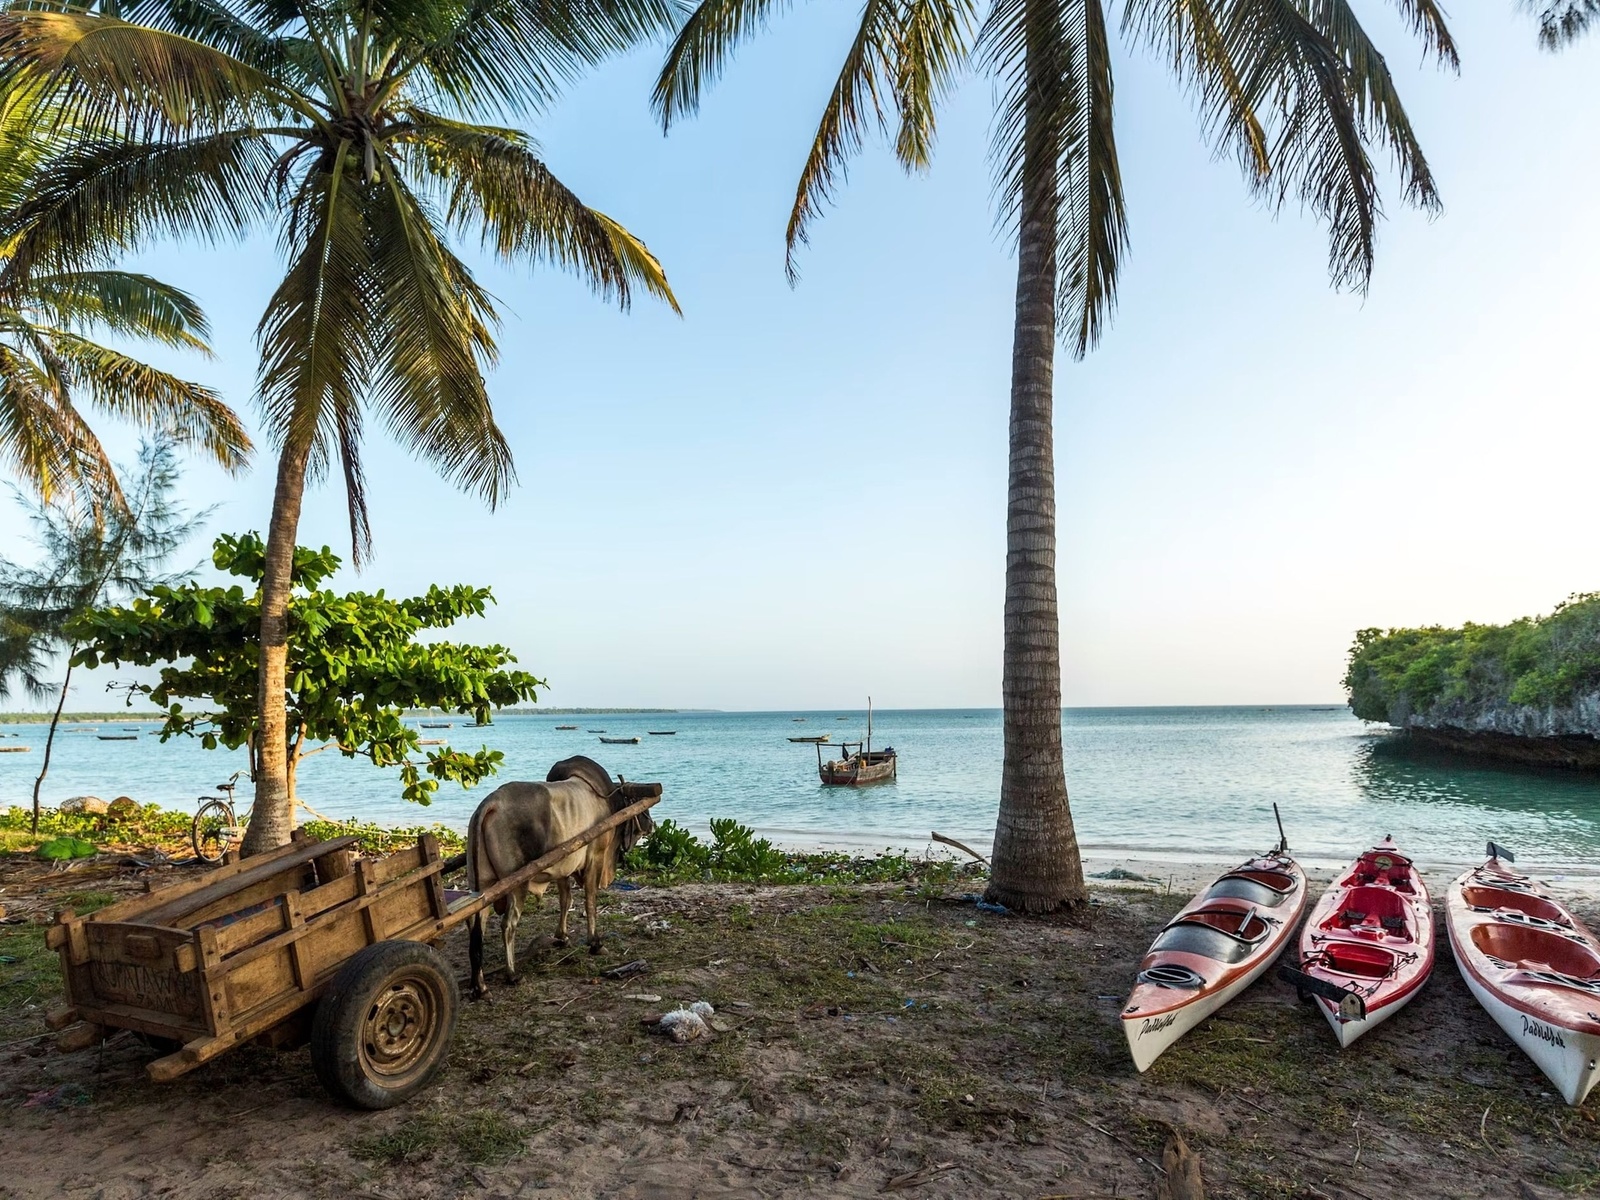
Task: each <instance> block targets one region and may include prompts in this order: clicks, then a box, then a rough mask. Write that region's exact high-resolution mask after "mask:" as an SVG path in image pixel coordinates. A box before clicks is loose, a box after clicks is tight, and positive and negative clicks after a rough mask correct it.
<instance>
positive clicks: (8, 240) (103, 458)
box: [0, 77, 251, 510]
mask: <svg viewBox="0 0 1600 1200" xmlns="http://www.w3.org/2000/svg"><path fill="white" fill-rule="evenodd" d="M73 139H74V130H73V129H72V127H71V120H70V115H69V114H67V113H64V112H63V111H61V110H60V109H59V108H57V107H56V106H55V105H53V104H51V103H50V102H49V101H48V100H47V99H46V98H45V97H42V96H41V95H40V94H39V92H38V90H37V89H34V88H30V87H27V86H22V85H20V84H18V83H16V82H14V81H9V82H8V81H6V80H5V79H4V78H3V77H0V213H5V214H7V215H6V216H4V217H0V467H3V468H4V469H5V470H6V471H7V472H8V473H9V474H10V475H11V476H12V477H13V478H14V479H16V481H17V482H18V483H19V484H21V485H22V487H23V488H25V489H26V490H27V491H28V492H29V493H31V494H32V495H33V496H34V497H36V498H37V499H39V500H40V501H43V502H46V503H48V502H51V501H54V500H57V499H63V498H70V499H71V500H73V501H75V502H77V503H80V504H83V505H84V506H86V507H89V508H91V509H96V510H98V509H99V508H101V507H104V506H106V505H110V506H113V507H115V506H116V505H118V504H120V503H122V501H123V496H122V493H121V481H120V480H119V478H118V475H117V472H116V470H115V469H114V467H113V466H112V463H111V460H110V458H109V456H108V455H107V452H106V449H105V446H104V445H103V444H102V443H101V441H100V438H99V436H98V435H97V434H96V432H95V429H94V426H93V425H92V424H91V423H90V420H89V414H94V415H95V416H97V417H108V418H111V419H113V420H115V421H120V422H131V423H132V424H133V425H134V426H135V427H136V428H138V429H140V430H142V431H143V432H144V433H145V434H146V435H149V436H156V437H165V438H169V439H174V440H177V441H180V442H182V443H183V444H185V445H187V446H193V447H195V448H197V449H199V450H200V451H202V452H203V453H204V454H205V455H206V456H207V457H208V458H210V459H211V460H212V461H213V462H215V463H216V464H217V465H218V466H220V467H221V468H222V469H223V470H225V471H229V472H237V471H239V470H242V469H243V468H244V466H245V465H246V463H247V462H248V461H249V457H250V450H251V445H250V438H249V435H248V434H247V433H246V432H245V429H244V426H243V424H242V423H241V422H240V420H239V417H238V415H237V414H235V413H234V411H233V410H232V409H231V408H229V407H228V406H227V405H226V404H224V403H223V402H222V399H221V397H219V396H218V395H217V393H216V392H215V391H213V390H212V389H211V388H208V387H206V386H204V385H202V384H198V383H193V382H190V381H189V380H186V379H181V378H179V377H178V376H176V375H173V374H171V373H170V372H167V371H163V370H160V369H158V368H156V367H153V366H151V365H150V364H148V363H146V362H143V361H142V360H140V359H138V358H135V357H133V356H132V355H130V354H128V353H127V352H126V351H125V350H121V349H118V348H117V344H121V343H126V342H129V341H132V342H144V343H150V344H153V345H155V346H160V347H166V348H170V349H176V350H182V351H188V352H190V353H193V354H197V355H202V356H206V357H209V356H210V353H211V349H210V346H209V345H208V343H207V339H208V338H209V337H210V330H209V328H208V326H207V323H206V318H205V314H204V313H203V312H202V311H201V310H200V306H199V305H198V304H196V303H195V301H194V300H193V298H192V297H190V296H189V295H187V294H186V293H184V292H182V291H180V290H179V289H177V288H175V287H172V286H171V285H169V284H166V283H162V282H161V281H160V280H158V279H154V278H152V277H151V276H149V275H144V274H139V273H137V272H131V271H121V270H116V269H115V265H114V264H115V260H116V258H117V256H118V253H119V252H120V250H121V247H117V246H111V245H108V246H107V247H106V248H105V253H103V254H101V255H99V256H97V257H96V259H95V260H94V261H92V262H87V263H74V264H65V263H54V264H49V265H44V264H36V263H32V262H30V261H29V260H28V258H27V256H26V255H20V256H19V255H18V253H17V252H16V246H17V242H16V238H17V235H18V233H19V229H20V228H21V227H22V226H24V225H25V224H26V222H27V220H29V219H32V218H24V219H22V220H20V221H19V220H18V219H16V217H15V214H16V213H17V211H18V210H20V209H21V208H23V207H24V206H26V205H27V204H28V202H29V201H30V200H31V199H32V198H33V196H34V194H35V191H36V189H38V188H39V187H40V185H41V181H42V180H43V178H44V177H45V175H46V174H47V172H48V171H49V170H50V168H51V166H52V164H53V162H54V160H55V159H56V158H58V157H59V156H60V155H61V154H63V153H65V152H66V151H67V150H68V149H69V148H70V146H71V145H72V144H73ZM36 215H37V214H36ZM105 336H109V339H110V340H109V341H103V340H99V339H101V338H102V337H105Z"/></svg>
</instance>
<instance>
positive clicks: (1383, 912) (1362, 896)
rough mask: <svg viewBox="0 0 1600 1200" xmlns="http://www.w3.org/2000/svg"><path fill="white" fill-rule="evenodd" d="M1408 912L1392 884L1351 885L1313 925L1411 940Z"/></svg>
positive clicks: (1376, 936) (1364, 935)
mask: <svg viewBox="0 0 1600 1200" xmlns="http://www.w3.org/2000/svg"><path fill="white" fill-rule="evenodd" d="M1410 915H1411V914H1410V913H1409V911H1408V910H1407V906H1406V901H1405V900H1404V899H1403V898H1402V897H1401V896H1400V894H1399V893H1398V892H1396V891H1395V890H1394V889H1393V888H1387V887H1353V888H1351V889H1350V890H1348V891H1347V892H1345V894H1344V896H1343V898H1342V900H1341V901H1340V903H1339V907H1338V908H1336V909H1334V911H1333V912H1332V913H1330V914H1329V915H1328V916H1327V917H1325V918H1323V919H1322V921H1320V922H1319V923H1318V925H1317V928H1318V929H1321V930H1323V931H1324V932H1327V933H1333V932H1336V931H1342V932H1344V933H1353V934H1356V935H1358V936H1361V937H1369V938H1373V939H1377V940H1382V939H1384V938H1397V939H1399V940H1400V941H1406V942H1409V941H1412V940H1413V932H1412V928H1411V920H1410Z"/></svg>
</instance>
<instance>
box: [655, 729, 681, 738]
mask: <svg viewBox="0 0 1600 1200" xmlns="http://www.w3.org/2000/svg"><path fill="white" fill-rule="evenodd" d="M649 733H650V736H651V737H677V736H678V731H677V730H676V729H652V730H650V731H649Z"/></svg>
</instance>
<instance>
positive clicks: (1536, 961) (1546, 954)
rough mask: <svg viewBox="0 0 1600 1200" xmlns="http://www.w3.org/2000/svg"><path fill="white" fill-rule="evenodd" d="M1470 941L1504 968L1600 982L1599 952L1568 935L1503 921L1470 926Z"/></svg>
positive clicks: (1585, 981)
mask: <svg viewBox="0 0 1600 1200" xmlns="http://www.w3.org/2000/svg"><path fill="white" fill-rule="evenodd" d="M1471 937H1472V944H1473V945H1475V946H1476V947H1477V948H1478V949H1479V950H1481V951H1483V953H1484V954H1487V955H1488V956H1489V957H1490V958H1493V959H1497V960H1499V961H1500V962H1501V963H1504V964H1507V966H1508V968H1520V969H1524V970H1531V971H1541V970H1543V971H1548V972H1554V973H1555V974H1557V975H1564V976H1566V977H1568V978H1570V979H1575V980H1579V981H1582V982H1584V983H1587V982H1588V981H1590V980H1594V981H1597V982H1600V955H1597V954H1596V953H1595V952H1594V951H1593V950H1592V949H1590V948H1589V947H1588V946H1587V945H1585V944H1584V943H1583V942H1581V941H1577V940H1575V939H1574V938H1573V937H1572V936H1571V935H1568V934H1565V933H1559V932H1556V931H1555V930H1549V929H1535V928H1531V927H1528V926H1524V925H1520V924H1516V923H1508V922H1506V921H1505V920H1503V919H1502V920H1496V921H1493V922H1489V921H1485V922H1483V923H1482V924H1480V925H1474V926H1473V927H1472V933H1471Z"/></svg>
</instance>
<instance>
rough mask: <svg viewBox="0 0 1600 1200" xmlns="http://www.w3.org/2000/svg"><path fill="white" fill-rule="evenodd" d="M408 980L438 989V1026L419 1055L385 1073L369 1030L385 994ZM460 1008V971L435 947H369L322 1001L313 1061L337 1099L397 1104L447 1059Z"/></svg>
mask: <svg viewBox="0 0 1600 1200" xmlns="http://www.w3.org/2000/svg"><path fill="white" fill-rule="evenodd" d="M407 980H410V981H412V982H413V983H416V982H420V983H421V984H422V985H423V986H424V987H425V988H426V989H427V990H428V991H429V992H430V993H431V994H432V996H433V998H434V1003H435V1005H436V1011H435V1012H434V1014H433V1020H432V1029H430V1030H426V1031H424V1033H423V1035H422V1036H423V1039H424V1041H425V1043H426V1044H425V1045H424V1046H423V1047H422V1048H421V1050H420V1052H419V1057H418V1059H417V1061H416V1062H415V1063H414V1064H413V1065H411V1066H410V1067H409V1068H408V1069H407V1070H406V1071H405V1072H404V1073H403V1074H402V1075H399V1076H397V1077H395V1078H385V1077H384V1076H383V1075H382V1074H381V1073H379V1072H376V1071H374V1070H373V1069H372V1067H371V1063H370V1061H369V1059H368V1055H367V1053H365V1052H364V1050H366V1049H367V1048H365V1047H363V1044H362V1043H363V1038H364V1031H365V1027H366V1023H367V1021H368V1019H369V1017H370V1016H371V1015H373V1014H375V1013H376V1012H377V1011H378V1004H379V1002H380V1001H381V1000H382V999H383V998H384V995H385V993H387V992H389V991H390V990H391V988H395V987H397V986H399V985H400V984H401V983H403V982H405V981H407ZM460 1009H461V996H460V993H459V992H458V991H457V988H456V978H455V975H454V974H453V973H452V972H451V971H450V970H449V969H447V968H446V966H445V964H444V960H443V959H441V958H440V957H439V955H438V953H437V951H435V950H434V949H433V948H432V947H430V946H427V945H425V944H424V943H422V942H405V941H392V942H378V943H376V944H375V945H371V946H367V947H364V948H363V949H361V950H360V951H358V952H357V953H356V954H354V955H352V956H351V958H350V960H349V961H348V962H346V963H345V964H344V966H343V967H341V968H340V969H339V973H338V974H337V975H335V976H334V978H333V983H332V984H331V985H330V986H329V988H328V990H327V992H326V993H324V994H323V997H322V1001H321V1003H319V1004H318V1005H317V1013H316V1016H315V1017H314V1018H313V1019H312V1023H311V1066H312V1068H313V1069H314V1070H315V1071H316V1073H317V1078H318V1079H319V1080H321V1081H322V1086H323V1087H325V1088H327V1089H328V1091H329V1093H330V1094H331V1095H332V1096H333V1097H334V1098H335V1099H337V1100H341V1101H343V1102H344V1103H346V1104H349V1105H351V1106H352V1107H354V1108H365V1109H374V1110H376V1109H384V1108H393V1107H394V1106H395V1105H397V1104H402V1103H404V1102H405V1101H406V1100H408V1099H410V1098H411V1097H412V1096H414V1095H415V1094H416V1093H417V1092H419V1091H421V1090H422V1089H423V1088H425V1087H427V1086H428V1084H429V1082H430V1081H431V1080H432V1079H433V1077H434V1076H435V1075H437V1074H438V1073H439V1069H440V1068H441V1067H443V1066H444V1062H445V1057H446V1055H447V1054H448V1053H449V1050H450V1039H451V1038H452V1037H453V1036H454V1035H455V1030H456V1018H457V1016H458V1014H459V1012H460Z"/></svg>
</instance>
